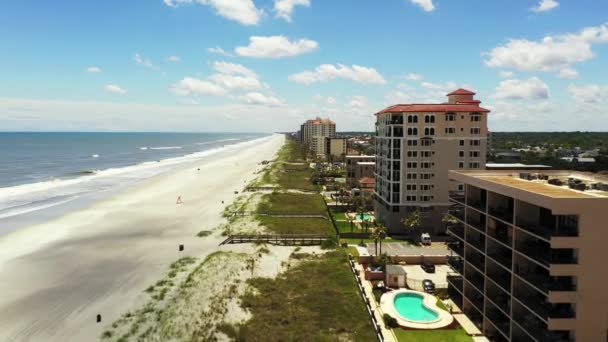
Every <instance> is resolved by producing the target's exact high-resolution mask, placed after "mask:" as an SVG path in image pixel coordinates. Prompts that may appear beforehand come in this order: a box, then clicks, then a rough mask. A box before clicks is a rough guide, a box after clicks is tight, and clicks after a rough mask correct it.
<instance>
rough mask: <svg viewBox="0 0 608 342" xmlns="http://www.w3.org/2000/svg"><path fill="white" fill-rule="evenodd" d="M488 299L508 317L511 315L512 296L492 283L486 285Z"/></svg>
mask: <svg viewBox="0 0 608 342" xmlns="http://www.w3.org/2000/svg"><path fill="white" fill-rule="evenodd" d="M486 298H487V299H488V300H490V301H491V302H492V303H493V304H494V305H496V307H498V308H499V309H500V310H502V312H503V313H505V314H506V315H510V314H511V296H510V295H509V294H508V293H507V292H505V291H504V290H502V289H500V287H498V286H496V285H495V284H494V283H492V282H488V283H487V285H486Z"/></svg>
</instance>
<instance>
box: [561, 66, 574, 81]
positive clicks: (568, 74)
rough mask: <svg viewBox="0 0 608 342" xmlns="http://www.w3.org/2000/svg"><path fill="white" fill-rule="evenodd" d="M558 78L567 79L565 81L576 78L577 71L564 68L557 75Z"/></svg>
mask: <svg viewBox="0 0 608 342" xmlns="http://www.w3.org/2000/svg"><path fill="white" fill-rule="evenodd" d="M558 77H559V78H567V79H573V78H577V77H578V71H576V70H574V69H572V68H564V69H562V70H560V71H559V74H558Z"/></svg>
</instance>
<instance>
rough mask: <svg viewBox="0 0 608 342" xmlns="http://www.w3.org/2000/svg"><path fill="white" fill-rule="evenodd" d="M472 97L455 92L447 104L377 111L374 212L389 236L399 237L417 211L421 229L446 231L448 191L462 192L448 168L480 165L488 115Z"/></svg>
mask: <svg viewBox="0 0 608 342" xmlns="http://www.w3.org/2000/svg"><path fill="white" fill-rule="evenodd" d="M474 95H475V93H474V92H472V91H468V90H465V89H458V90H456V91H454V92H451V93H449V94H447V97H448V102H447V103H440V104H398V105H394V106H390V107H388V108H385V109H383V110H381V111H380V112H378V113H376V130H377V131H376V190H375V209H376V217H377V218H378V219H381V220H382V221H383V222H385V224H386V225H387V227H388V230H389V232H391V233H403V232H404V230H403V227H402V224H401V220H402V219H403V218H405V217H407V216H408V215H409V214H411V213H412V212H414V211H415V210H416V209H417V208H420V210H421V211H423V218H424V220H423V221H424V222H423V226H422V229H421V230H422V231H425V232H429V233H432V234H437V233H440V232H443V231H445V228H444V227H445V225H444V224H443V223H442V217H443V215H444V213H445V212H446V211H447V209H448V207H449V206H450V202H449V201H448V193H449V192H450V191H458V190H461V189H462V184H459V183H458V182H454V181H450V180H449V179H448V170H459V169H460V170H466V169H483V168H484V167H485V164H486V139H487V132H488V128H487V122H488V121H487V115H488V113H489V112H490V111H489V110H488V109H485V108H482V107H481V106H480V103H481V101H479V100H475V99H474ZM418 234H419V232H418Z"/></svg>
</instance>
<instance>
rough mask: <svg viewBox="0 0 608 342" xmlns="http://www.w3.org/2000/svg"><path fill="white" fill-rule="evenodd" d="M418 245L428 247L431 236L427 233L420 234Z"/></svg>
mask: <svg viewBox="0 0 608 342" xmlns="http://www.w3.org/2000/svg"><path fill="white" fill-rule="evenodd" d="M420 243H421V244H423V245H427V246H428V245H430V244H431V235H430V234H429V233H422V234H420Z"/></svg>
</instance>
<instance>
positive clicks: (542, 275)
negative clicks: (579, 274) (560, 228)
mask: <svg viewBox="0 0 608 342" xmlns="http://www.w3.org/2000/svg"><path fill="white" fill-rule="evenodd" d="M513 271H514V272H515V274H517V276H519V277H520V278H522V279H524V280H526V281H527V282H528V283H530V284H532V285H534V286H535V287H536V288H537V289H539V290H540V291H542V292H543V293H544V294H548V293H549V292H550V291H576V285H575V284H574V277H570V276H561V277H554V276H551V275H549V271H547V270H546V269H545V268H542V267H540V266H532V267H530V265H526V262H522V260H521V258H518V259H517V260H516V261H515V266H514V268H513Z"/></svg>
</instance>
